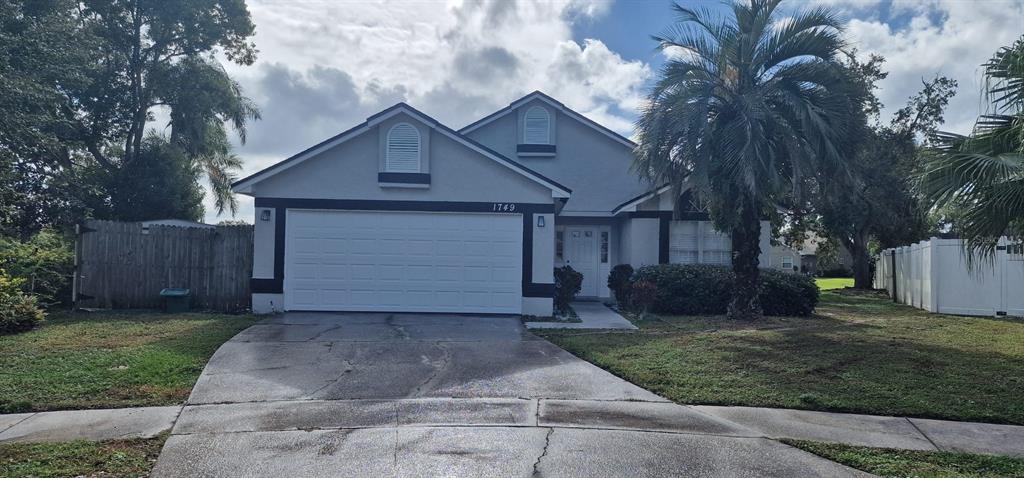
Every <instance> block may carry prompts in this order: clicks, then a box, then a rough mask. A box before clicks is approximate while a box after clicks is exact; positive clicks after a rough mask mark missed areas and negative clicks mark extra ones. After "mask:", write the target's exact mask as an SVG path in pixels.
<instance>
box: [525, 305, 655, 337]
mask: <svg viewBox="0 0 1024 478" xmlns="http://www.w3.org/2000/svg"><path fill="white" fill-rule="evenodd" d="M572 309H573V310H575V311H576V315H578V316H579V318H580V322H527V323H526V328H528V329H618V330H636V328H637V327H636V326H635V325H633V323H632V322H630V321H628V320H626V318H625V317H623V316H621V315H619V314H618V312H615V311H614V310H612V309H610V308H608V306H606V305H604V304H602V303H600V302H573V303H572Z"/></svg>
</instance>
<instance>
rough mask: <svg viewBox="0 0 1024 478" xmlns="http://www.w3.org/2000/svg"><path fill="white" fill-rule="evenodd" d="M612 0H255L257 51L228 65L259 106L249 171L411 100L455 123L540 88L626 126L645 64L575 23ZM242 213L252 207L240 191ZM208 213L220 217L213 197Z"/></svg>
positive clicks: (243, 151)
mask: <svg viewBox="0 0 1024 478" xmlns="http://www.w3.org/2000/svg"><path fill="white" fill-rule="evenodd" d="M609 5H610V2H609V1H608V0H567V1H540V0H538V1H521V2H513V1H510V0H494V1H489V2H480V1H475V0H469V1H465V2H462V1H450V2H449V3H447V4H443V3H435V2H421V1H389V2H372V3H362V2H360V3H355V2H329V1H309V0H305V1H301V2H299V1H296V2H283V1H279V0H251V1H250V2H249V8H250V11H251V12H252V15H253V20H254V22H255V24H256V37H255V38H254V41H255V43H256V46H257V48H258V49H259V50H260V54H259V60H258V61H257V63H256V64H255V65H253V66H249V67H238V66H229V71H230V72H231V74H232V75H233V76H234V77H235V78H237V79H238V80H239V81H240V82H241V83H242V85H243V87H244V88H245V91H246V93H247V94H248V95H250V96H252V97H253V98H254V99H255V100H256V101H257V102H258V103H259V104H260V106H261V107H262V109H263V117H264V119H263V120H262V121H261V122H257V123H255V124H253V125H252V128H251V130H250V141H249V144H247V145H245V146H242V147H240V148H239V149H238V152H239V154H240V155H241V156H242V157H243V158H244V159H245V160H246V167H245V171H244V174H249V173H251V172H254V171H257V170H259V169H261V168H263V167H266V166H267V165H269V164H272V163H273V162H275V161H278V160H281V159H283V158H285V157H287V156H289V155H290V154H293V153H295V152H298V151H300V150H302V149H304V148H306V147H308V146H311V145H312V144H314V143H315V142H317V141H319V140H321V139H324V138H326V137H328V136H330V135H332V134H335V133H337V132H340V131H342V130H344V129H346V128H348V127H351V126H353V125H355V124H358V123H359V122H361V121H363V120H364V119H365V118H366V117H367V116H369V115H370V114H373V113H374V112H376V111H378V110H380V109H383V108H386V107H387V106H390V105H392V104H394V103H396V102H398V101H406V102H408V103H409V104H411V105H413V106H414V107H416V108H419V109H421V110H423V111H424V112H425V113H427V114H430V115H432V116H434V117H436V118H437V119H439V120H441V121H442V122H445V123H446V124H448V125H449V126H452V127H455V128H458V127H461V126H463V125H465V124H468V123H470V122H472V121H474V120H476V119H478V118H479V117H481V116H483V115H485V114H487V113H490V112H492V111H494V110H496V109H498V108H501V107H503V106H505V105H507V104H508V103H509V102H511V101H512V100H514V99H516V98H518V97H519V96H521V95H523V94H526V93H529V92H530V91H533V90H542V91H544V92H546V93H548V94H550V95H552V96H554V97H555V98H557V99H559V100H560V101H562V102H564V103H565V104H566V105H568V106H569V107H571V108H573V109H576V110H577V111H579V112H581V113H583V114H585V115H587V116H588V117H590V118H592V119H594V120H596V121H599V122H601V123H602V124H604V125H606V126H608V127H610V128H612V129H614V130H616V131H618V132H620V133H623V134H625V135H627V136H628V135H630V134H631V133H632V121H633V117H632V116H633V115H632V111H635V109H636V107H637V106H638V105H639V104H640V101H641V99H642V96H643V85H644V82H645V81H646V80H647V79H648V78H649V77H650V75H651V70H650V68H649V67H648V66H647V65H645V64H643V63H641V62H638V61H626V60H624V59H623V58H622V57H621V56H619V55H618V54H616V53H615V52H613V51H611V50H609V49H608V48H607V46H605V45H604V44H603V43H602V42H601V41H599V40H586V41H584V42H583V43H582V44H578V43H577V42H575V41H574V40H573V37H572V24H573V22H574V21H584V20H590V19H593V18H594V17H597V16H600V15H604V14H605V13H607V11H608V8H609ZM239 199H240V201H242V207H243V209H242V210H241V211H240V213H239V216H238V217H241V218H249V217H250V216H251V215H252V205H251V200H249V199H248V198H247V197H244V196H243V197H240V198H239ZM208 211H209V213H208V214H207V220H208V221H217V220H219V219H220V218H216V217H215V216H214V214H213V210H212V208H209V207H208Z"/></svg>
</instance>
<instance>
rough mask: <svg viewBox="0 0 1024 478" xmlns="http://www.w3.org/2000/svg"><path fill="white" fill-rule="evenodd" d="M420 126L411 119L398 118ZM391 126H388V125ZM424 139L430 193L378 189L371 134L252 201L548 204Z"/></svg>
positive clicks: (525, 183) (265, 186) (509, 173)
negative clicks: (293, 199)
mask: <svg viewBox="0 0 1024 478" xmlns="http://www.w3.org/2000/svg"><path fill="white" fill-rule="evenodd" d="M403 119H404V120H405V121H408V122H410V123H411V124H419V123H418V122H416V121H415V120H413V119H411V118H403ZM397 121H399V120H398V119H395V121H391V122H389V123H387V124H393V123H394V122H397ZM424 129H426V130H427V131H428V133H427V134H428V135H429V140H428V143H429V149H428V151H429V156H430V159H429V160H428V161H429V172H430V187H429V188H426V189H417V188H390V187H381V186H380V184H379V183H378V181H377V174H378V173H379V172H381V165H382V164H383V163H382V161H383V160H382V159H381V158H380V157H381V156H382V154H381V152H382V150H381V145H382V143H381V141H382V140H381V139H380V136H383V135H386V134H387V129H386V126H385V127H383V128H374V129H372V130H370V131H368V132H366V133H364V134H362V135H359V136H357V137H355V138H352V139H350V140H349V141H347V142H345V143H342V144H340V145H338V146H337V147H335V148H332V149H330V150H328V151H324V152H323V153H321V154H319V155H318V156H316V157H314V158H310V159H308V160H306V161H305V162H303V163H302V164H300V165H298V166H294V167H292V168H290V169H287V170H285V171H282V172H281V173H278V174H277V175H275V176H271V177H270V178H268V179H266V180H264V181H262V182H259V183H257V184H256V185H255V186H254V188H253V190H254V192H253V196H256V197H288V198H327V199H371V200H404V201H475V202H479V201H482V202H529V203H544V204H546V203H550V202H551V201H552V199H551V191H550V190H549V189H548V188H546V187H544V186H542V185H540V184H538V183H536V182H535V181H533V180H531V179H529V178H527V177H524V176H523V175H521V174H519V173H517V172H515V171H513V170H511V169H509V168H507V167H505V166H503V165H501V164H499V163H497V162H495V161H494V160H492V159H489V158H486V157H484V156H482V155H480V154H479V153H476V152H475V151H472V150H470V149H468V148H467V147H465V146H463V145H461V144H459V143H457V142H455V141H454V140H452V139H451V138H448V137H447V136H444V135H442V134H440V133H437V132H436V131H431V130H429V129H427V128H424Z"/></svg>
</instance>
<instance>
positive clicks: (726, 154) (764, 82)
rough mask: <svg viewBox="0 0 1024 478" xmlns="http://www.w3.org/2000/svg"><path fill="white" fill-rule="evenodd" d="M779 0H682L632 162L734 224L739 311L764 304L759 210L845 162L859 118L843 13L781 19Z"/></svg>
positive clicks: (745, 315) (733, 308) (665, 39)
mask: <svg viewBox="0 0 1024 478" xmlns="http://www.w3.org/2000/svg"><path fill="white" fill-rule="evenodd" d="M780 1H781V0H750V1H749V3H737V4H734V5H732V8H731V11H730V12H729V14H728V15H725V16H716V15H715V14H714V13H713V12H711V11H709V10H705V9H691V8H687V7H683V6H680V5H678V4H677V5H674V10H675V13H676V15H677V18H678V20H677V23H676V24H675V25H674V26H673V27H672V28H671V29H670V30H669V31H668V32H666V33H665V34H662V35H658V36H655V37H654V39H655V40H656V41H658V42H659V45H660V48H661V49H663V50H664V51H666V53H668V54H669V56H670V58H671V59H670V60H669V61H668V62H667V63H666V65H665V67H664V68H663V70H662V71H661V75H660V78H659V79H658V81H657V83H656V84H655V85H654V87H653V88H652V90H651V92H650V94H649V96H648V101H647V104H646V106H645V107H644V109H643V111H642V112H641V117H640V119H639V120H638V121H637V130H638V131H637V133H638V138H639V139H638V146H637V148H636V161H635V164H634V169H635V170H636V171H637V172H638V173H639V174H641V175H642V176H644V177H645V178H646V179H648V180H650V181H651V182H652V183H655V184H664V183H670V184H673V185H674V189H675V191H677V192H678V191H682V189H683V188H685V187H692V188H693V189H694V191H695V192H696V193H697V195H698V196H699V197H700V198H701V199H702V201H703V202H704V203H706V205H707V206H708V209H709V211H710V213H711V217H712V220H713V221H714V223H715V226H716V227H718V228H719V229H720V230H723V231H729V232H730V234H731V237H732V249H733V254H732V256H733V257H732V268H733V271H734V273H735V276H736V283H735V286H734V290H733V298H732V301H731V303H730V305H729V316H730V317H732V318H735V319H747V320H752V319H756V318H758V317H760V315H761V307H760V303H759V301H758V292H757V288H758V280H759V271H758V255H759V254H760V246H759V239H760V235H761V220H762V218H764V217H765V216H766V215H767V214H770V213H771V212H772V209H773V208H775V207H776V205H777V204H778V203H779V202H780V201H781V200H782V199H784V198H785V197H786V196H787V195H790V194H794V193H797V192H798V190H799V188H798V185H799V184H800V183H802V182H804V180H805V179H807V178H809V177H811V176H813V175H815V174H817V173H819V172H820V171H822V170H826V169H827V170H829V171H841V168H843V164H844V162H843V157H844V151H845V149H844V148H846V147H847V145H848V144H849V142H850V141H851V140H852V139H853V138H852V135H853V130H855V129H856V128H855V127H854V126H855V125H854V123H855V122H856V120H855V119H854V118H859V115H857V114H856V111H857V108H858V107H857V106H854V103H855V101H854V99H853V96H854V95H853V94H851V93H850V92H849V90H850V87H849V82H848V81H846V78H845V76H844V75H845V73H844V72H843V71H842V69H841V67H840V65H839V63H838V61H837V56H838V54H839V52H840V48H841V47H842V46H843V43H842V40H841V33H842V25H841V23H840V21H839V19H838V18H837V17H836V16H835V15H834V14H833V13H832V12H831V11H830V10H828V9H824V8H816V9H811V10H807V11H801V12H797V13H795V14H794V15H792V16H790V17H788V18H785V19H784V18H783V17H782V16H781V15H780V14H779V12H778V11H777V10H776V9H777V7H778V5H779V3H780ZM837 168H840V169H837Z"/></svg>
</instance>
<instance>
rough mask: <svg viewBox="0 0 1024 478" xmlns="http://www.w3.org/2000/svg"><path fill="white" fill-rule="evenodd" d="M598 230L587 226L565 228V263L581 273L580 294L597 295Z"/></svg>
mask: <svg viewBox="0 0 1024 478" xmlns="http://www.w3.org/2000/svg"><path fill="white" fill-rule="evenodd" d="M597 244H598V230H597V228H589V227H566V228H565V245H564V248H565V252H564V254H565V264H566V265H568V266H571V267H572V268H573V269H575V270H576V272H579V273H581V274H583V285H582V286H581V288H580V296H583V297H597V296H598V295H599V294H598V285H599V284H600V281H599V277H598V275H599V274H598V273H597V270H598V264H597Z"/></svg>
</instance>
